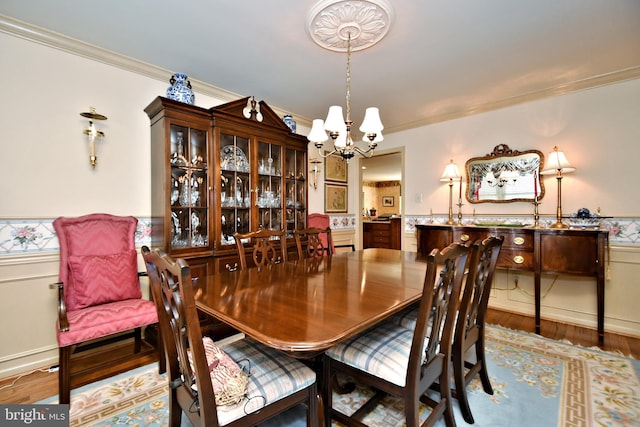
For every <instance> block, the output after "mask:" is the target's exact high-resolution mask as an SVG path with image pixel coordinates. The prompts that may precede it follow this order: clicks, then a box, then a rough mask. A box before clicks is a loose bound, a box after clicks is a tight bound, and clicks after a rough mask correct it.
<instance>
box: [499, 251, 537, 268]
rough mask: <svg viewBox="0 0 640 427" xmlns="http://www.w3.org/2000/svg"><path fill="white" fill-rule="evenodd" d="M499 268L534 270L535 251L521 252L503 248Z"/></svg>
mask: <svg viewBox="0 0 640 427" xmlns="http://www.w3.org/2000/svg"><path fill="white" fill-rule="evenodd" d="M497 267H498V268H510V269H516V270H529V271H531V270H533V267H534V264H533V251H519V250H514V249H510V248H505V247H503V248H502V249H501V250H500V255H499V256H498V264H497Z"/></svg>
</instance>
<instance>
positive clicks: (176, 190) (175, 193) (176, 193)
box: [171, 177, 180, 206]
mask: <svg viewBox="0 0 640 427" xmlns="http://www.w3.org/2000/svg"><path fill="white" fill-rule="evenodd" d="M178 197H180V187H179V185H178V181H177V180H176V179H174V178H173V177H171V205H172V206H173V205H175V204H176V202H177V201H178Z"/></svg>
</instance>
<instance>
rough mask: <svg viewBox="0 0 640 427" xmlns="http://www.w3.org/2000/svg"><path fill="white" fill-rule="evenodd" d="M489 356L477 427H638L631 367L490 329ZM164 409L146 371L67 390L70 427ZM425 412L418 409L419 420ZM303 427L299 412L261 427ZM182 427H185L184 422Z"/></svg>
mask: <svg viewBox="0 0 640 427" xmlns="http://www.w3.org/2000/svg"><path fill="white" fill-rule="evenodd" d="M486 357H487V359H488V360H487V366H488V370H489V375H490V377H491V382H492V385H493V388H494V394H493V395H488V394H486V393H484V391H483V390H482V385H481V383H480V381H479V380H478V379H475V380H473V381H472V382H471V383H470V384H469V387H468V394H469V404H470V406H471V410H472V411H473V415H474V418H475V424H474V425H475V426H478V427H488V426H492V427H494V426H513V425H518V426H536V427H538V426H640V380H639V377H640V363H639V362H638V361H636V360H633V359H630V358H627V357H624V356H621V355H617V354H614V353H610V352H603V351H600V350H598V349H587V348H584V347H580V346H574V345H571V344H568V343H563V342H559V341H553V340H549V339H545V338H542V337H539V336H537V335H533V334H527V333H522V332H517V331H512V330H507V329H504V328H501V327H496V326H489V327H488V328H487V341H486ZM369 395H370V391H369V390H368V389H366V388H364V387H357V388H356V390H355V391H354V392H353V393H350V394H345V395H335V396H334V405H335V406H336V407H337V408H338V409H339V410H341V411H342V412H345V413H350V412H352V411H354V410H355V408H357V407H358V406H359V405H360V404H361V403H362V402H363V401H364V400H365V399H366V397H367V396H369ZM56 398H57V396H56ZM54 402H55V398H50V399H47V400H46V401H44V402H41V403H54ZM167 403H168V401H167V384H166V378H165V376H159V375H158V370H157V366H156V365H149V366H146V367H142V368H138V369H135V370H132V371H129V372H127V373H124V374H121V375H118V376H116V377H113V378H111V379H108V380H104V381H101V382H97V383H93V384H90V385H88V386H85V387H82V388H80V389H77V390H74V391H72V396H71V409H70V418H71V422H70V426H114V425H135V426H166V425H167V422H168V407H167ZM453 408H454V413H455V417H456V421H457V423H458V424H459V425H466V422H465V421H464V420H463V418H462V415H461V414H460V411H459V409H458V406H457V401H455V400H454V401H453ZM427 413H428V412H427V409H426V408H422V410H421V417H422V418H423V419H424V418H425V417H426V415H427ZM365 422H366V423H367V424H369V425H371V426H372V427H392V426H399V427H400V426H404V425H405V424H404V416H403V412H402V402H401V401H400V400H398V399H395V398H391V397H389V398H385V399H383V401H382V403H381V404H379V405H378V407H377V408H376V409H375V410H374V411H373V412H372V413H371V414H369V415H368V417H367V418H366V419H365ZM305 424H306V422H305V411H304V408H302V407H299V408H294V409H292V410H290V411H289V412H288V413H285V414H283V415H282V416H281V417H278V418H275V419H272V420H269V422H267V423H265V424H263V426H262V427H276V426H278V427H279V426H294V427H298V426H304V425H305ZM183 425H185V426H188V425H189V423H188V421H186V420H185V419H184V417H183ZM334 425H336V426H339V424H334ZM438 425H444V422H443V421H441V422H440V423H439V424H438Z"/></svg>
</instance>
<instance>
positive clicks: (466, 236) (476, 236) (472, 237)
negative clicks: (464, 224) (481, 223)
mask: <svg viewBox="0 0 640 427" xmlns="http://www.w3.org/2000/svg"><path fill="white" fill-rule="evenodd" d="M489 234H490V233H487V230H474V229H470V228H465V229H463V230H460V229H458V230H455V231H454V232H453V241H454V242H457V243H469V242H471V243H473V242H475V241H476V240H482V239H486V238H487V237H489Z"/></svg>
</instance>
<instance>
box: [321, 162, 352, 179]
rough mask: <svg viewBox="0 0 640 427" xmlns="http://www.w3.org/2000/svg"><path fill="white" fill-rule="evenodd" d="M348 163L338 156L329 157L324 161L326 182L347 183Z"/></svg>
mask: <svg viewBox="0 0 640 427" xmlns="http://www.w3.org/2000/svg"><path fill="white" fill-rule="evenodd" d="M347 177H348V163H347V162H346V161H344V160H343V159H342V157H338V156H329V157H326V158H325V159H324V180H325V181H336V182H345V183H346V182H347Z"/></svg>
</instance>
